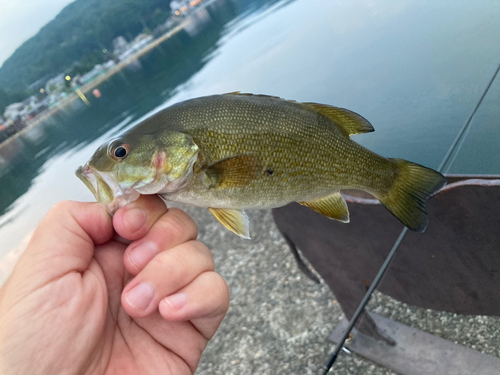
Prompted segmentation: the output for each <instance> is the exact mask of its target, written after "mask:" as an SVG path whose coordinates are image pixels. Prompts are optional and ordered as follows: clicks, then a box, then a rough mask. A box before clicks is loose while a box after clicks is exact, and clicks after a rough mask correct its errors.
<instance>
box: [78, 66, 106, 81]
mask: <svg viewBox="0 0 500 375" xmlns="http://www.w3.org/2000/svg"><path fill="white" fill-rule="evenodd" d="M103 70H104V68H103V66H102V65H101V64H97V65H95V66H94V68H93V69H92V70H91V71H90V72H87V73H85V74H84V75H83V76H81V77H80V82H81V83H82V84H83V85H84V84H86V83H87V82H90V81H92V80H93V79H94V78H95V77H97V76H98V75H99V74H101V73H102V72H103Z"/></svg>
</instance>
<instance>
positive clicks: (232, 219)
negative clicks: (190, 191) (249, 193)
mask: <svg viewBox="0 0 500 375" xmlns="http://www.w3.org/2000/svg"><path fill="white" fill-rule="evenodd" d="M208 210H209V211H210V212H211V213H212V214H213V215H214V216H215V218H216V219H217V220H219V222H220V223H221V224H222V225H224V226H225V227H226V228H227V229H229V230H230V231H231V232H233V233H236V234H237V235H238V236H240V237H243V238H246V239H250V231H249V221H248V216H247V214H246V213H245V211H243V210H235V209H231V208H211V207H209V208H208Z"/></svg>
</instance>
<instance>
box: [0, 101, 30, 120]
mask: <svg viewBox="0 0 500 375" xmlns="http://www.w3.org/2000/svg"><path fill="white" fill-rule="evenodd" d="M24 107H25V105H24V103H22V102H21V103H12V104H11V105H9V106H7V107H6V108H5V112H4V113H3V117H5V119H6V120H12V121H14V120H15V119H16V118H18V117H20V116H21V112H22V110H23V109H24Z"/></svg>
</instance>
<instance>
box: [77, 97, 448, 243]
mask: <svg viewBox="0 0 500 375" xmlns="http://www.w3.org/2000/svg"><path fill="white" fill-rule="evenodd" d="M371 131H373V127H372V126H371V124H370V123H369V122H368V121H367V120H366V119H364V118H363V117H362V116H360V115H358V114H356V113H354V112H352V111H349V110H346V109H342V108H337V107H332V106H328V105H321V104H315V103H297V102H293V101H286V100H283V99H280V98H276V97H270V96H263V95H249V94H239V93H232V94H225V95H214V96H208V97H202V98H196V99H191V100H188V101H185V102H181V103H178V104H175V105H173V106H171V107H169V108H167V109H165V110H163V111H161V112H159V113H157V114H155V115H153V116H152V117H150V118H148V119H146V120H145V121H143V122H142V123H140V124H138V125H137V126H135V127H134V128H132V129H130V130H129V131H127V132H126V133H124V134H123V135H122V136H120V138H119V139H117V140H112V141H110V142H108V143H106V144H105V145H103V146H101V147H100V148H99V149H98V150H97V151H96V153H95V154H94V156H93V157H92V158H91V160H90V161H89V162H88V163H87V164H86V165H85V166H83V167H81V168H80V169H79V170H78V171H77V175H79V177H80V178H81V179H82V180H83V181H84V182H85V183H86V184H87V186H89V188H90V189H91V190H92V191H93V192H94V194H95V195H96V198H97V200H98V201H99V202H101V203H103V204H105V205H107V207H108V210H109V211H110V212H111V213H113V212H114V211H116V209H117V208H119V207H121V206H123V205H124V204H127V203H129V202H131V201H133V200H135V199H137V198H138V197H139V195H140V194H159V195H160V196H162V197H163V198H164V199H166V200H171V201H176V202H182V203H187V204H191V205H194V206H200V207H207V208H209V209H210V211H211V212H212V213H213V214H214V216H215V217H216V218H217V219H218V220H219V221H221V223H222V224H224V225H225V226H226V227H227V228H228V229H230V230H232V231H233V232H235V233H237V234H239V235H241V236H243V237H248V219H247V217H246V215H245V213H244V211H243V210H244V209H246V208H273V207H280V206H283V205H286V204H288V203H290V202H299V203H301V204H303V205H306V206H308V207H310V208H312V209H314V210H315V211H317V212H320V213H322V214H324V215H326V216H328V217H331V218H333V219H337V220H340V221H343V222H348V221H349V213H348V209H347V205H346V203H345V201H344V199H343V198H342V196H341V194H340V191H341V190H342V189H360V190H364V191H366V192H368V193H370V194H372V195H373V196H375V197H376V198H377V199H379V200H380V202H381V203H382V204H384V205H385V207H386V208H388V209H389V211H390V212H391V213H393V214H394V215H395V216H396V217H397V218H398V219H399V220H401V221H402V222H403V224H405V225H406V226H408V227H409V228H411V229H413V230H416V231H423V230H424V229H425V227H426V225H427V217H426V213H425V201H426V200H427V198H428V197H429V196H431V195H432V194H434V193H435V192H436V191H438V190H439V189H440V188H441V187H442V186H443V185H444V183H445V180H444V178H443V176H442V175H441V174H439V173H438V172H436V171H433V170H431V169H429V168H426V167H423V166H420V165H418V164H414V163H411V162H408V161H405V160H401V159H389V158H385V157H382V156H380V155H378V154H375V153H373V152H371V151H370V150H368V149H366V148H364V147H362V146H361V145H359V144H357V143H356V142H354V141H352V140H350V139H349V136H350V135H352V134H357V133H366V132H371Z"/></svg>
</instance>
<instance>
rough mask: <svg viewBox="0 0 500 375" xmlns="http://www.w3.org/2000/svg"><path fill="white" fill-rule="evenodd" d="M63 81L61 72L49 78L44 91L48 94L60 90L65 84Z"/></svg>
mask: <svg viewBox="0 0 500 375" xmlns="http://www.w3.org/2000/svg"><path fill="white" fill-rule="evenodd" d="M64 81H65V79H64V74H62V73H61V74H59V75H57V76H55V77H53V78H51V79H49V80H48V81H47V83H46V84H45V92H47V93H48V94H50V93H52V92H58V91H62V90H63V89H64V85H65V82H64Z"/></svg>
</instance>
